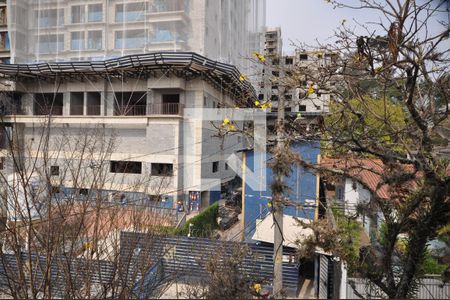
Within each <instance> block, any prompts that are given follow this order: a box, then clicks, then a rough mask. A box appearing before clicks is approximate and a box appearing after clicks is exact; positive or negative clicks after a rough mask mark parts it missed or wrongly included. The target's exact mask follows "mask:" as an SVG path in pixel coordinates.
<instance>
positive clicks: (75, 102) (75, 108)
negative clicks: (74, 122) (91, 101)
mask: <svg viewBox="0 0 450 300" xmlns="http://www.w3.org/2000/svg"><path fill="white" fill-rule="evenodd" d="M83 108H84V93H82V92H73V93H70V115H71V116H82V115H83V114H84V113H83Z"/></svg>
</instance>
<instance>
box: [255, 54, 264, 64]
mask: <svg viewBox="0 0 450 300" xmlns="http://www.w3.org/2000/svg"><path fill="white" fill-rule="evenodd" d="M254 55H255V56H256V58H257V59H259V60H260V61H261V62H265V61H266V58H265V57H264V56H263V55H262V54H260V53H258V52H255V53H254Z"/></svg>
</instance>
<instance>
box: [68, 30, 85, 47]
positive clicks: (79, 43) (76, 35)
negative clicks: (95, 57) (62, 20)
mask: <svg viewBox="0 0 450 300" xmlns="http://www.w3.org/2000/svg"><path fill="white" fill-rule="evenodd" d="M70 49H72V50H84V49H85V45H84V32H83V31H76V32H72V33H71V34H70Z"/></svg>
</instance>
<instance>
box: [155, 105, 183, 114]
mask: <svg viewBox="0 0 450 300" xmlns="http://www.w3.org/2000/svg"><path fill="white" fill-rule="evenodd" d="M149 108H150V112H149V114H150V115H181V114H183V105H182V104H180V103H161V104H152V105H151V106H150V107H149Z"/></svg>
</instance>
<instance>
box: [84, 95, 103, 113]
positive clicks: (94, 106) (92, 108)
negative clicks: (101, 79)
mask: <svg viewBox="0 0 450 300" xmlns="http://www.w3.org/2000/svg"><path fill="white" fill-rule="evenodd" d="M86 98H87V107H86V114H87V115H88V116H99V115H101V94H100V93H99V92H89V93H87V94H86Z"/></svg>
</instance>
